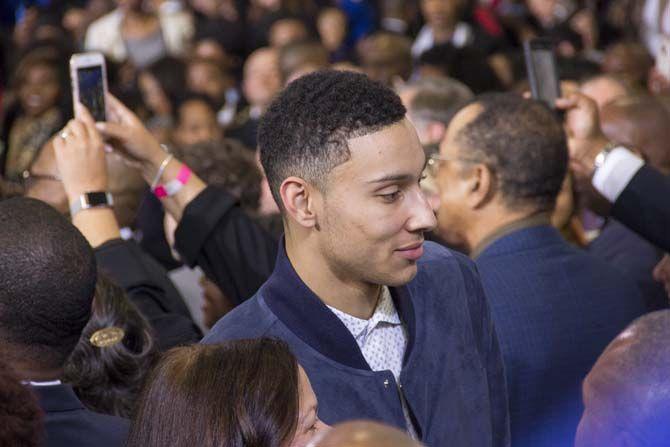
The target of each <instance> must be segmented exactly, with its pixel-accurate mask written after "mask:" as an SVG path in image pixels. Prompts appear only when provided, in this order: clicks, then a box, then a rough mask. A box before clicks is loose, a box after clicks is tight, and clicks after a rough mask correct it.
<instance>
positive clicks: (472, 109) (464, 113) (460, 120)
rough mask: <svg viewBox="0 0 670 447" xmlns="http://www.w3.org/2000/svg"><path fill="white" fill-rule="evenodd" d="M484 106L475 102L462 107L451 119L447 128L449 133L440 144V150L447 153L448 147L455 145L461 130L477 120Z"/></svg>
mask: <svg viewBox="0 0 670 447" xmlns="http://www.w3.org/2000/svg"><path fill="white" fill-rule="evenodd" d="M482 110H483V107H482V106H481V104H479V103H473V104H470V105H467V106H465V107H464V108H462V109H461V110H460V111H459V112H458V113H457V114H456V115H455V116H454V118H453V119H452V120H451V122H450V123H449V127H448V128H447V134H446V136H445V138H444V140H443V141H442V144H441V145H440V152H441V153H443V154H444V153H445V152H446V151H447V148H448V147H450V146H452V145H453V142H454V140H456V138H457V137H458V135H459V134H460V133H461V131H462V130H463V129H464V128H465V126H467V125H468V124H470V123H471V122H473V121H474V120H475V118H477V116H479V114H480V113H482Z"/></svg>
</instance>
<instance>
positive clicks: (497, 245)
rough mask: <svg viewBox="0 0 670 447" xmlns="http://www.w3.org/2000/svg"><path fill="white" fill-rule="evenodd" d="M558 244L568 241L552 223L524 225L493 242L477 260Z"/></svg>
mask: <svg viewBox="0 0 670 447" xmlns="http://www.w3.org/2000/svg"><path fill="white" fill-rule="evenodd" d="M556 244H567V242H566V241H565V239H563V237H562V236H561V233H559V232H558V230H557V229H555V228H554V227H552V226H551V225H536V226H530V227H522V228H517V229H516V230H515V231H512V232H510V233H508V234H505V235H504V236H502V237H500V238H498V239H497V240H495V241H494V242H492V243H491V244H490V245H488V246H487V247H486V248H485V249H484V250H483V251H482V252H481V253H480V254H479V256H478V257H477V259H475V260H480V259H485V258H487V257H490V256H498V255H504V254H508V253H512V252H518V251H522V250H533V249H537V248H543V247H547V246H548V245H556Z"/></svg>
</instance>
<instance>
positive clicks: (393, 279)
mask: <svg viewBox="0 0 670 447" xmlns="http://www.w3.org/2000/svg"><path fill="white" fill-rule="evenodd" d="M417 271H418V269H417V266H416V263H415V262H414V263H412V264H411V265H408V266H406V267H405V268H403V269H401V270H398V271H397V272H394V273H393V274H392V275H389V276H388V278H387V279H386V280H385V281H384V285H385V286H389V287H401V286H404V285H405V284H407V283H409V282H410V281H412V280H413V279H414V277H415V276H416V273H417Z"/></svg>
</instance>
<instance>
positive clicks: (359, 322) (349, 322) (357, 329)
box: [328, 286, 402, 339]
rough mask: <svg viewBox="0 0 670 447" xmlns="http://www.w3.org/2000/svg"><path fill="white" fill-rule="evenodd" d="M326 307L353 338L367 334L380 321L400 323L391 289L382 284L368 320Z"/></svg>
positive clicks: (392, 323) (393, 323)
mask: <svg viewBox="0 0 670 447" xmlns="http://www.w3.org/2000/svg"><path fill="white" fill-rule="evenodd" d="M328 308H329V309H330V310H331V311H332V312H333V313H334V314H335V315H336V316H337V318H339V319H340V321H342V323H343V324H344V325H345V326H346V327H347V329H349V332H351V335H353V336H354V338H355V339H359V338H360V337H361V336H364V335H367V334H368V333H370V332H371V331H372V330H373V329H374V328H376V327H377V326H378V325H379V324H380V323H386V324H391V325H396V326H397V325H399V324H402V322H401V321H400V316H399V315H398V311H397V310H396V308H395V304H393V298H392V297H391V291H390V290H389V288H388V287H386V286H382V290H381V294H380V296H379V300H378V301H377V306H376V307H375V311H374V312H373V314H372V316H371V317H370V319H369V320H364V319H362V318H357V317H354V316H353V315H349V314H348V313H346V312H342V311H341V310H339V309H336V308H334V307H332V306H328Z"/></svg>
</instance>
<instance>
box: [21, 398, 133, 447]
mask: <svg viewBox="0 0 670 447" xmlns="http://www.w3.org/2000/svg"><path fill="white" fill-rule="evenodd" d="M32 389H33V391H34V392H35V394H36V395H37V397H38V399H39V402H40V407H41V408H42V411H44V428H45V439H44V441H43V442H42V446H43V447H89V446H90V447H122V446H123V445H125V442H126V438H127V436H128V427H129V422H128V421H127V420H125V419H121V418H119V417H116V416H108V415H105V414H99V413H94V412H92V411H89V410H87V409H86V408H84V405H83V404H82V403H81V401H80V400H79V399H78V398H77V396H76V395H75V393H74V391H73V390H72V387H71V386H70V385H53V386H34V387H32Z"/></svg>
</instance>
